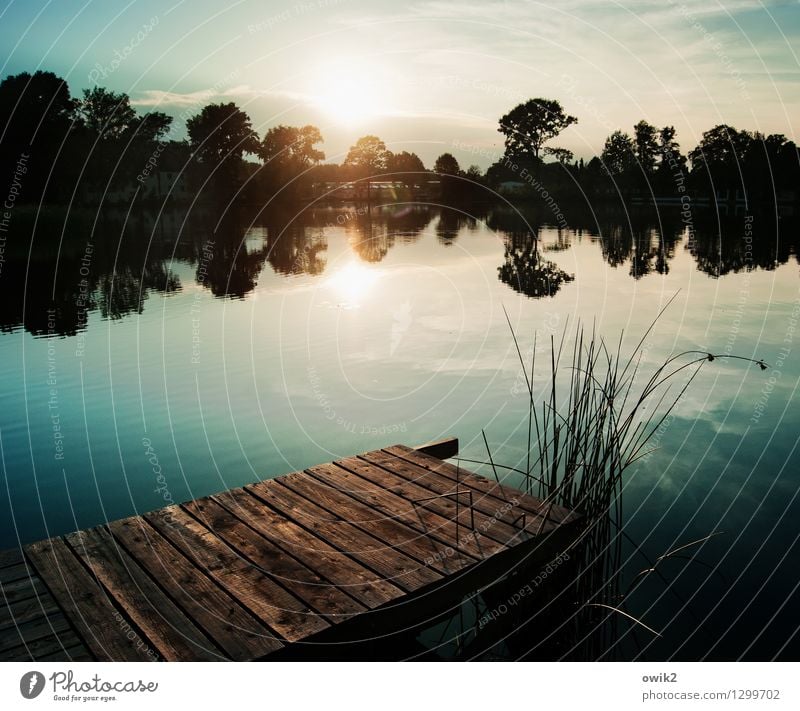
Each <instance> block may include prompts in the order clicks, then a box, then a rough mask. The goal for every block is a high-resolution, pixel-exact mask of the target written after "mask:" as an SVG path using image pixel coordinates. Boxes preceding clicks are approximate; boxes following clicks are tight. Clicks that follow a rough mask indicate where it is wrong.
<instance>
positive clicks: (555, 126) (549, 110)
mask: <svg viewBox="0 0 800 711" xmlns="http://www.w3.org/2000/svg"><path fill="white" fill-rule="evenodd" d="M577 122H578V119H577V118H575V117H574V116H570V115H568V114H566V113H565V112H564V109H563V107H562V106H561V103H560V102H558V101H556V100H555V99H529V100H528V101H526V102H525V103H524V104H519V105H518V106H516V107H515V108H513V109H512V110H511V111H509V112H508V113H507V114H506V115H505V116H503V117H502V118H501V119H500V128H499V129H497V130H498V131H499V132H500V133H502V134H503V135H504V136H505V137H506V139H505V145H506V155H508V156H512V157H520V156H523V155H532V156H533V157H534V158H539V153H540V152H541V150H542V147H543V146H544V144H545V143H546V142H547V141H549V140H550V139H552V138H555V137H556V136H557V135H558V134H559V133H561V132H562V131H563V130H564V129H565V128H568V127H569V126H571V125H572V124H574V123H577Z"/></svg>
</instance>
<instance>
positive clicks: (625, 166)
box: [600, 131, 636, 177]
mask: <svg viewBox="0 0 800 711" xmlns="http://www.w3.org/2000/svg"><path fill="white" fill-rule="evenodd" d="M600 160H601V161H602V163H603V166H604V167H605V169H606V170H607V171H608V173H609V175H611V176H612V177H617V176H622V175H625V174H626V173H628V172H629V171H631V170H632V169H633V167H634V166H635V165H636V155H635V146H634V143H633V139H631V137H630V136H629V135H628V134H627V133H623V132H622V131H614V133H612V134H611V135H610V136H609V137H608V138H607V139H606V142H605V145H604V146H603V153H602V154H601V155H600Z"/></svg>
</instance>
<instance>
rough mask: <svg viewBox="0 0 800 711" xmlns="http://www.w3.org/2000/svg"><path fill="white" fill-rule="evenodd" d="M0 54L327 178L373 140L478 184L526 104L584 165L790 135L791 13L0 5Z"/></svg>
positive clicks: (377, 1) (799, 112) (738, 0)
mask: <svg viewBox="0 0 800 711" xmlns="http://www.w3.org/2000/svg"><path fill="white" fill-rule="evenodd" d="M3 3H4V4H3ZM0 47H2V48H3V51H2V52H1V53H0V63H2V64H1V65H0V76H2V77H5V76H6V75H8V74H16V73H18V72H21V71H30V72H33V71H35V70H36V69H43V70H49V71H53V72H55V73H56V74H58V75H60V76H62V77H64V78H65V79H67V81H68V82H69V86H70V90H71V91H72V93H73V95H78V94H79V93H80V91H81V90H82V89H84V88H90V87H92V86H95V85H100V86H105V87H107V88H109V89H112V90H114V91H118V92H125V93H127V94H129V95H130V97H131V99H132V102H133V103H134V105H135V106H136V108H137V109H139V110H140V111H142V112H144V111H148V110H159V111H164V112H166V113H168V114H170V115H172V116H174V117H175V122H174V127H173V134H172V136H173V137H174V138H183V137H184V136H185V119H186V118H187V117H189V116H191V115H194V114H196V113H198V112H199V110H200V109H201V108H202V106H203V105H205V104H207V103H211V102H218V101H226V102H227V101H235V102H236V103H237V104H238V105H239V106H241V107H242V108H244V110H245V111H247V113H248V114H249V115H250V117H251V119H252V121H253V126H254V128H255V129H256V130H257V131H258V132H259V134H260V135H263V133H264V132H265V131H266V130H267V129H268V128H269V127H271V126H275V125H278V124H289V125H305V124H308V123H312V124H315V125H317V126H319V128H320V129H321V131H322V134H323V136H324V138H325V144H324V146H323V149H324V150H325V152H326V154H327V160H329V161H336V162H341V161H342V160H343V158H344V155H345V154H346V151H347V149H348V147H349V146H350V145H351V144H352V143H354V142H355V140H356V139H357V138H358V137H359V136H362V135H365V134H376V135H378V136H380V137H381V138H382V139H383V140H384V141H385V142H386V144H387V146H388V147H389V148H390V149H391V150H393V151H395V152H397V151H402V150H408V151H414V152H416V153H417V154H419V155H420V157H422V159H423V160H424V161H425V163H426V165H429V166H430V165H432V163H433V160H434V159H435V157H436V156H438V155H439V154H441V153H443V152H445V151H448V152H451V153H453V154H454V155H455V156H456V158H458V160H459V162H460V163H461V164H462V166H467V165H469V164H472V163H475V164H478V165H480V166H481V167H486V166H488V165H489V164H490V163H492V162H493V161H494V160H496V159H497V158H498V157H499V155H500V154H501V153H502V136H501V135H500V134H499V133H498V132H497V126H498V119H499V118H500V116H502V115H503V114H504V113H506V112H507V111H509V110H510V109H512V108H513V107H514V106H515V105H516V104H518V103H520V102H522V101H524V100H526V99H528V98H534V97H545V98H555V99H558V100H559V101H561V103H562V104H563V106H564V108H565V109H566V111H567V112H568V113H570V114H573V115H574V116H577V118H578V123H577V124H576V125H574V126H571V127H570V128H569V129H567V130H566V131H565V132H564V133H563V134H562V135H561V136H559V137H558V138H557V139H556V140H554V141H553V142H552V144H551V145H553V146H559V147H564V148H568V149H570V150H572V151H573V153H574V154H575V156H576V157H583V158H586V159H588V158H590V157H591V156H593V155H596V154H598V153H599V152H600V151H601V150H602V147H603V142H604V140H605V138H606V136H608V135H609V134H610V133H611V132H612V131H614V130H616V129H622V130H626V131H629V132H630V131H631V130H632V127H633V125H634V124H635V123H636V122H637V121H638V120H639V119H645V120H647V121H649V122H650V123H652V124H654V125H656V126H663V125H673V126H675V127H676V129H677V131H678V139H679V141H680V143H681V145H682V147H683V149H684V150H689V149H691V148H692V147H693V146H694V145H696V143H697V142H698V140H699V138H700V137H701V135H702V132H703V131H705V130H708V129H709V128H711V127H712V126H714V125H716V124H719V123H727V124H731V125H733V126H736V127H737V128H746V129H749V130H758V131H761V132H763V133H767V134H769V133H783V134H785V135H786V136H788V137H789V138H791V139H792V140H795V141H797V133H796V131H797V121H798V120H800V119H799V118H798V117H800V61H799V60H798V54H799V53H800V2H798V1H797V0H792V1H791V2H790V1H788V0H778V1H775V2H767V1H766V0H765V1H763V2H762V1H760V0H726V1H725V2H716V1H715V0H702V1H700V2H695V1H694V0H655V1H649V0H638V1H633V2H609V1H608V0H602V1H601V0H563V1H562V2H534V1H528V0H513V1H512V0H508V1H506V0H477V1H476V0H434V1H430V2H413V1H412V2H406V3H403V2H389V1H388V0H369V1H363V0H288V1H286V2H284V1H282V0H267V1H266V2H264V1H263V0H262V1H260V2H259V1H255V0H238V1H237V0H229V1H227V2H222V1H212V0H182V1H181V0H163V2H155V1H154V0H50V1H49V2H45V1H43V0H0Z"/></svg>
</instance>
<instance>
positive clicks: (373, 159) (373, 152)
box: [344, 136, 392, 177]
mask: <svg viewBox="0 0 800 711" xmlns="http://www.w3.org/2000/svg"><path fill="white" fill-rule="evenodd" d="M391 155H392V154H391V153H390V152H389V151H388V150H387V149H386V144H385V143H384V142H383V141H382V140H381V139H380V138H378V137H377V136H362V137H361V138H359V139H358V141H356V144H355V145H354V146H350V150H349V151H348V152H347V157H346V158H345V159H344V164H345V165H346V166H349V167H352V168H354V169H355V170H356V171H357V172H358V173H359V174H360V175H362V176H364V177H374V176H375V175H378V174H379V173H383V172H384V171H385V170H386V168H387V167H388V164H389V158H390V156H391Z"/></svg>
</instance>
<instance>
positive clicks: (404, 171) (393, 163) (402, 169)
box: [387, 151, 425, 187]
mask: <svg viewBox="0 0 800 711" xmlns="http://www.w3.org/2000/svg"><path fill="white" fill-rule="evenodd" d="M387 169H388V171H389V173H392V174H393V176H394V178H396V179H397V180H402V181H403V182H404V183H405V184H406V186H408V187H410V186H412V185H413V184H414V182H415V181H416V180H419V178H420V173H424V172H425V165H424V164H423V162H422V160H421V159H420V157H419V156H418V155H417V154H416V153H409V152H408V151H401V152H400V153H393V154H392V155H391V157H390V158H389V160H388V165H387Z"/></svg>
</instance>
